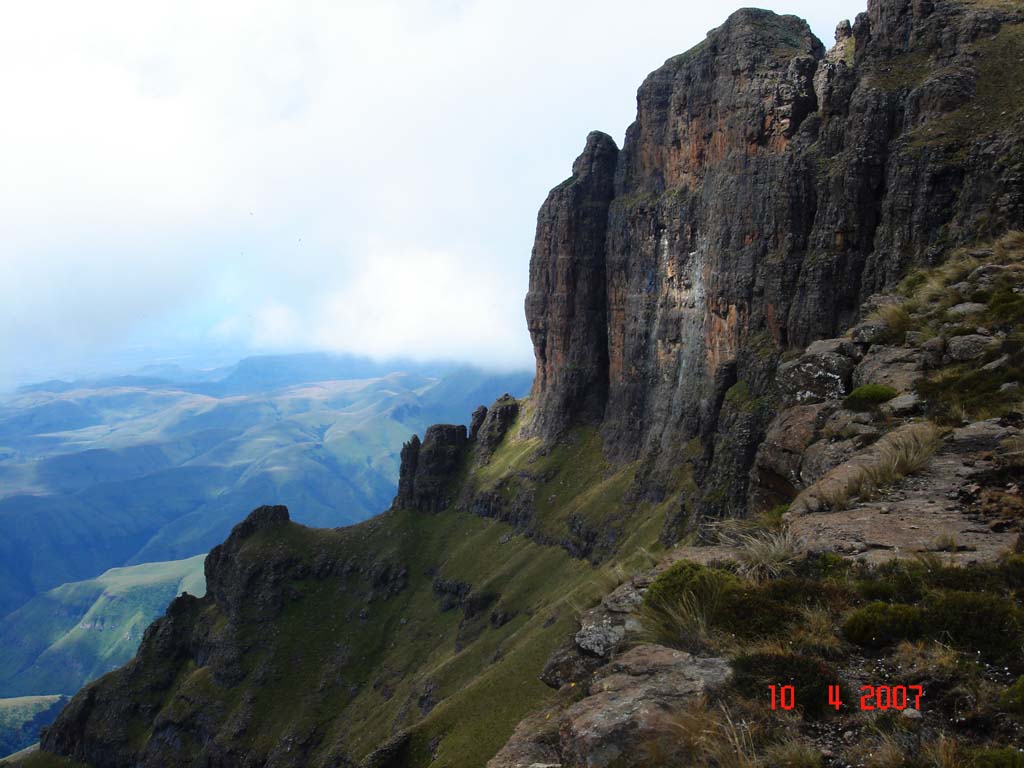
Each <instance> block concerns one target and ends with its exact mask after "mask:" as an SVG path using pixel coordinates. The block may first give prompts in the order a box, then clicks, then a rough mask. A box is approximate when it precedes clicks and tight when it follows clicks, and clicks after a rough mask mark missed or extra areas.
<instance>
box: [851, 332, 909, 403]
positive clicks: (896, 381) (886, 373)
mask: <svg viewBox="0 0 1024 768" xmlns="http://www.w3.org/2000/svg"><path fill="white" fill-rule="evenodd" d="M923 371H924V354H923V353H922V352H921V351H920V350H918V349H914V348H913V347H886V346H882V345H880V344H876V345H875V346H873V347H871V349H870V350H869V351H868V353H867V354H866V355H865V356H864V359H863V360H862V361H861V363H860V364H859V365H858V366H857V367H856V369H854V371H853V386H854V387H859V386H862V385H864V384H882V385H884V386H887V387H892V388H893V389H895V390H896V391H897V392H910V391H912V390H913V388H914V382H915V381H917V380H918V379H919V378H921V376H922V375H923Z"/></svg>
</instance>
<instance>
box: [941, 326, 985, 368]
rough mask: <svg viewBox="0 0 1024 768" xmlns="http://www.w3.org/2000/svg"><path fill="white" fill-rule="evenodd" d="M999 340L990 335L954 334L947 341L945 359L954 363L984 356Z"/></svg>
mask: <svg viewBox="0 0 1024 768" xmlns="http://www.w3.org/2000/svg"><path fill="white" fill-rule="evenodd" d="M996 343H997V342H996V341H995V340H994V339H992V338H991V337H989V336H982V335H981V334H980V333H971V334H967V335H966V336H954V337H953V338H951V339H949V340H948V341H947V342H946V355H945V358H944V360H948V361H949V362H952V363H966V362H970V361H971V360H977V359H978V358H980V357H982V356H984V354H985V353H986V352H988V351H989V350H990V349H991V348H992V347H993V346H994V345H995V344H996Z"/></svg>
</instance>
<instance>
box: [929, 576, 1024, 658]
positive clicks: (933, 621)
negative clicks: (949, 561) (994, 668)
mask: <svg viewBox="0 0 1024 768" xmlns="http://www.w3.org/2000/svg"><path fill="white" fill-rule="evenodd" d="M924 610H925V616H924V624H925V627H926V631H927V632H928V634H929V635H930V636H931V637H934V638H936V639H938V640H945V641H946V642H949V643H951V644H952V645H954V646H957V647H960V648H963V649H965V650H969V651H974V652H978V653H980V654H981V655H982V656H984V657H985V658H987V659H990V660H993V661H996V660H1007V661H1009V660H1015V661H1017V662H1019V660H1020V658H1021V641H1022V636H1021V620H1020V612H1019V611H1018V609H1017V606H1016V605H1015V604H1014V602H1013V601H1012V600H1010V599H1008V598H1006V597H1003V596H1001V595H993V594H987V593H983V592H962V591H954V590H949V591H942V592H936V593H934V594H932V595H930V596H929V597H928V599H927V601H926V603H925V609H924Z"/></svg>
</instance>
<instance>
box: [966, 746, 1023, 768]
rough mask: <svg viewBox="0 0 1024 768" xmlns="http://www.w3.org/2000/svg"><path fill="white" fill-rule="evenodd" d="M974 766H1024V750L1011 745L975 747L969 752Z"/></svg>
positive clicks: (977, 767)
mask: <svg viewBox="0 0 1024 768" xmlns="http://www.w3.org/2000/svg"><path fill="white" fill-rule="evenodd" d="M971 765H973V766H974V768H1024V752H1020V751H1019V750H1016V749H1014V748H1013V747H998V748H995V749H976V750H974V751H973V752H972V753H971Z"/></svg>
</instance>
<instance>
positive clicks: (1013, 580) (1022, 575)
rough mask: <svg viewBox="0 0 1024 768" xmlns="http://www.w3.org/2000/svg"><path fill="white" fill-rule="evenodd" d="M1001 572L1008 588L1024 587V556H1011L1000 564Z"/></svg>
mask: <svg viewBox="0 0 1024 768" xmlns="http://www.w3.org/2000/svg"><path fill="white" fill-rule="evenodd" d="M999 572H1000V575H1001V576H1002V577H1003V581H1004V582H1005V583H1006V585H1007V586H1010V587H1014V588H1017V589H1019V588H1020V587H1024V555H1009V556H1008V557H1005V558H1004V559H1003V561H1002V562H1001V563H1000V564H999Z"/></svg>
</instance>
